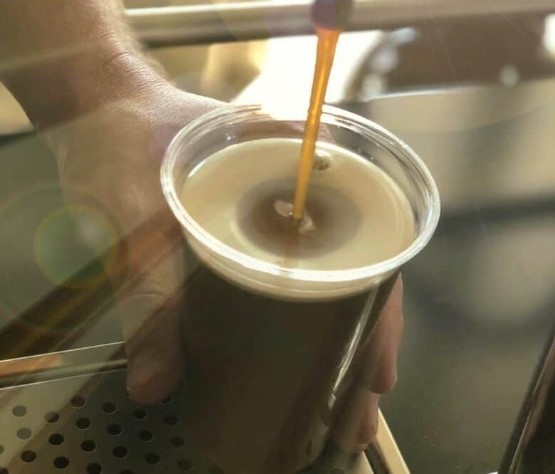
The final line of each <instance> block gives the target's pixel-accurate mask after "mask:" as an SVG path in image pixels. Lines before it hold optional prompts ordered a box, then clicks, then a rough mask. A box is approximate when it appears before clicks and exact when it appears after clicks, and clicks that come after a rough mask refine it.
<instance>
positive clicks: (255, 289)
mask: <svg viewBox="0 0 555 474" xmlns="http://www.w3.org/2000/svg"><path fill="white" fill-rule="evenodd" d="M305 119H306V112H305V111H302V110H299V111H291V112H289V113H286V114H272V113H270V112H268V111H265V110H263V109H262V108H261V107H260V106H241V107H229V108H222V109H220V110H216V111H213V112H210V113H208V114H206V115H204V116H203V117H201V118H199V119H197V120H195V121H194V122H192V123H191V124H190V125H188V126H187V127H185V128H184V129H182V130H181V131H180V132H179V133H178V134H177V136H176V137H175V138H174V140H173V141H172V143H171V144H170V146H169V148H168V150H167V153H166V156H165V159H164V162H163V165H162V171H161V179H162V186H163V190H164V194H165V196H166V199H167V201H168V203H169V206H170V208H171V210H172V211H173V213H174V215H175V217H176V218H177V219H178V220H179V222H180V223H181V224H182V226H183V231H184V234H185V237H186V241H187V246H188V249H190V250H192V252H190V254H191V255H193V256H194V262H187V265H188V274H189V276H188V280H187V282H186V285H185V286H186V293H187V294H186V298H185V306H184V316H183V327H184V338H185V345H186V350H187V356H188V373H187V382H186V383H187V387H188V394H189V399H188V400H187V401H186V410H187V413H188V416H187V431H188V433H187V434H188V436H189V437H190V439H191V440H192V441H193V442H194V443H195V444H196V445H197V447H198V448H199V449H200V450H201V451H202V452H203V453H204V454H205V455H206V456H208V457H209V458H210V459H211V460H212V461H213V462H214V463H215V464H217V465H219V466H220V467H221V468H223V469H224V470H226V472H228V471H229V472H232V473H243V474H255V473H265V474H273V473H280V474H283V473H293V472H297V471H298V470H300V469H302V468H304V467H305V466H307V465H309V464H310V463H312V462H313V461H314V460H315V459H316V458H317V457H318V455H319V454H320V453H321V452H322V449H323V447H324V446H325V443H326V441H327V438H328V436H329V433H330V429H331V427H332V426H333V423H334V422H335V420H336V418H337V416H338V413H339V410H340V408H341V406H342V403H343V402H344V400H345V397H346V394H347V393H348V390H349V387H350V386H351V384H352V380H353V379H354V376H355V374H356V371H357V368H358V365H359V364H358V362H359V359H360V358H359V352H360V351H357V348H358V347H359V346H361V344H363V343H364V341H365V339H366V338H367V337H368V336H369V334H370V332H371V330H372V327H373V326H374V324H375V321H376V320H377V318H378V315H379V312H380V310H381V307H382V306H383V303H384V302H385V300H386V299H387V296H388V294H389V292H390V290H391V287H392V284H393V282H394V280H395V278H396V275H397V274H398V272H399V270H400V269H401V267H402V265H403V264H404V263H406V262H407V261H409V260H410V259H411V258H413V257H414V256H415V255H417V254H418V253H419V252H420V251H421V250H422V249H423V248H424V247H425V246H426V244H427V243H428V241H429V240H430V239H431V237H432V235H433V232H434V230H435V228H436V225H437V222H438V220H439V214H440V204H439V195H438V191H437V188H436V185H435V183H434V181H433V179H432V176H431V175H430V173H429V171H428V170H427V169H426V167H425V165H424V164H423V163H422V161H421V160H420V158H419V157H418V156H417V155H416V153H414V151H412V150H411V149H410V148H409V147H408V146H407V145H405V144H404V143H403V142H402V141H401V140H399V139H398V138H397V137H395V136H394V135H392V134H391V133H390V132H388V131H387V130H385V129H383V128H382V127H380V126H379V125H377V124H375V123H373V122H371V121H369V120H366V119H364V118H362V117H359V116H357V115H354V114H352V113H349V112H346V111H343V110H340V109H337V108H333V107H324V111H323V114H322V118H321V124H322V133H321V134H320V139H319V143H326V142H328V143H333V144H334V145H336V146H339V147H340V148H342V149H343V150H346V151H350V152H354V153H356V154H357V155H358V156H359V157H361V158H363V159H365V160H369V161H370V162H371V163H372V164H374V165H375V166H377V167H378V168H379V169H381V170H382V171H383V172H384V173H385V174H386V175H387V176H388V177H389V178H390V179H391V180H392V181H393V182H394V183H395V184H396V186H397V187H398V188H399V189H400V190H401V191H402V193H403V195H404V196H405V198H406V200H407V201H408V203H409V205H410V212H411V213H412V218H413V220H414V239H413V240H412V243H410V245H408V247H406V248H405V249H403V250H402V251H400V252H398V253H397V254H395V255H393V256H392V257H391V258H387V259H386V260H384V261H379V262H377V263H372V264H369V265H362V266H353V267H351V268H338V269H334V268H331V269H330V268H326V269H324V270H319V269H313V268H310V266H308V267H306V266H303V265H295V264H293V265H289V264H278V263H276V262H269V261H264V260H261V259H260V258H257V257H255V256H253V255H249V254H247V253H245V252H243V251H240V250H238V249H237V248H234V247H233V246H230V245H227V244H226V243H225V242H223V241H222V239H220V238H218V236H214V235H211V233H210V232H208V231H207V230H206V229H205V228H203V225H202V224H201V223H199V222H198V220H197V219H195V218H194V216H193V215H192V213H191V212H190V209H189V210H188V209H187V203H183V202H182V201H181V199H180V192H181V189H182V187H183V185H184V183H185V180H187V179H190V176H191V175H192V172H193V173H194V170H195V169H198V167H199V165H201V164H203V163H204V162H205V160H206V159H207V158H209V157H210V156H212V155H213V154H214V153H216V152H218V151H220V150H222V149H224V148H227V147H230V146H232V145H235V144H238V143H243V142H250V141H253V140H258V139H262V138H269V137H271V138H293V139H302V135H303V129H304V122H305ZM261 167H262V166H261ZM262 168H263V167H262ZM223 172H225V170H224V171H223ZM214 179H215V180H216V181H217V180H219V179H223V177H222V176H218V175H215V176H214ZM309 193H310V190H309ZM230 225H233V223H232V222H230Z"/></svg>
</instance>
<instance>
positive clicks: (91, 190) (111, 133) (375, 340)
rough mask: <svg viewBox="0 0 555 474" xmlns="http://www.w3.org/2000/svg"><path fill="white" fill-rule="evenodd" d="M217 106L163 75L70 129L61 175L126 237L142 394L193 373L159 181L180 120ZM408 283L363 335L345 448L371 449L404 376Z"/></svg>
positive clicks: (70, 191)
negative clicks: (385, 399) (385, 401)
mask: <svg viewBox="0 0 555 474" xmlns="http://www.w3.org/2000/svg"><path fill="white" fill-rule="evenodd" d="M218 106H222V104H220V103H217V102H215V101H212V100H209V99H205V98H201V97H198V96H194V95H191V94H187V93H184V92H182V91H179V90H177V89H175V88H173V87H172V86H171V85H169V84H167V83H159V84H156V85H155V86H154V87H150V86H149V87H146V88H145V89H142V90H141V91H140V92H139V93H137V94H134V95H133V96H132V97H130V98H127V99H125V100H121V101H117V102H115V103H114V104H109V105H107V106H106V107H104V108H103V109H102V110H99V111H98V112H97V113H95V114H93V115H91V116H89V117H86V118H84V119H83V120H80V121H78V122H77V123H76V124H74V125H73V126H72V127H71V129H70V131H69V132H68V133H66V136H67V138H68V142H67V150H66V155H67V156H65V157H64V158H63V160H62V163H61V177H62V185H63V187H64V190H65V193H66V196H67V198H68V200H69V201H70V202H71V203H82V202H83V201H86V202H87V205H90V203H91V202H94V203H95V205H96V206H98V207H99V208H100V209H102V212H104V213H107V214H109V216H110V217H109V219H110V221H112V222H115V223H116V224H115V226H116V227H117V228H118V229H119V232H118V234H119V235H120V236H121V237H122V238H124V239H125V242H126V249H125V256H124V258H125V260H126V270H127V273H126V283H127V284H126V285H125V290H124V291H123V292H120V295H119V296H120V307H119V313H120V314H121V318H122V327H123V332H124V337H125V340H126V349H127V355H128V360H129V372H128V389H129V393H130V396H131V397H132V398H133V399H135V400H136V401H138V402H141V403H154V402H156V401H159V400H161V399H163V398H164V397H165V396H167V395H168V394H169V393H170V392H172V391H173V390H174V389H175V387H176V386H177V385H178V384H179V382H180V381H181V379H182V376H183V374H184V373H185V370H184V367H185V361H184V357H183V347H182V344H183V343H182V340H181V337H180V334H181V333H180V328H179V325H180V321H179V318H180V311H179V302H180V297H181V294H180V293H181V292H180V289H181V287H182V284H183V282H184V279H185V269H184V268H183V259H182V255H181V246H182V234H181V230H180V226H179V225H178V223H177V221H176V220H175V218H174V217H173V215H172V214H171V213H170V211H169V210H168V208H167V205H166V203H165V200H164V197H163V195H162V191H161V188H160V181H159V168H160V163H161V159H162V155H163V153H164V150H165V148H166V146H167V144H168V143H169V141H170V140H171V138H172V137H173V135H175V133H177V131H178V130H179V129H180V128H182V127H183V126H184V125H186V124H187V123H188V122H190V121H191V120H193V119H194V118H196V117H197V116H198V115H200V114H202V113H204V112H206V111H208V110H211V109H213V108H215V107H218ZM106 269H107V272H108V274H109V275H110V276H111V277H112V279H113V280H119V276H120V275H119V274H120V273H121V272H119V271H114V269H113V268H112V267H111V265H110V264H107V265H106ZM117 283H118V284H119V283H120V282H119V281H118V282H117ZM401 292H402V290H401V283H400V281H399V282H398V283H397V284H396V285H395V287H394V290H393V292H392V294H391V297H390V299H389V301H388V303H387V304H386V305H385V307H384V309H383V313H382V317H381V318H380V319H379V321H378V323H377V325H376V327H375V329H374V331H373V333H372V334H371V336H370V338H369V339H368V340H367V341H364V343H365V345H366V347H365V348H364V354H365V356H364V363H363V366H362V370H361V374H363V375H361V376H360V377H359V378H358V379H357V381H356V384H355V387H354V388H353V390H352V392H351V395H350V398H349V399H348V400H347V402H346V405H345V408H344V412H343V413H342V416H341V417H340V419H339V422H338V423H337V426H336V427H335V430H334V436H333V437H334V440H335V441H336V443H337V444H338V445H339V446H340V447H342V448H343V449H345V450H348V451H358V450H362V449H364V447H366V445H367V444H368V443H369V442H370V441H371V440H372V438H373V436H374V434H375V430H376V423H377V422H376V420H377V407H378V400H379V394H380V393H383V392H385V391H388V390H389V389H391V388H392V387H393V385H394V384H395V379H396V367H395V366H396V354H397V350H398V345H399V341H400V335H401V332H402V311H401Z"/></svg>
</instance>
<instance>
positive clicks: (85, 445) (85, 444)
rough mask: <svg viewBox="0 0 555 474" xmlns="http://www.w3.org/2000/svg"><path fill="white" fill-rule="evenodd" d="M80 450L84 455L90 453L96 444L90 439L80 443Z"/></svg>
mask: <svg viewBox="0 0 555 474" xmlns="http://www.w3.org/2000/svg"><path fill="white" fill-rule="evenodd" d="M81 449H82V450H83V451H85V452H86V453H92V452H93V451H94V450H95V449H96V443H95V442H94V441H93V440H92V439H86V440H85V441H83V442H82V443H81Z"/></svg>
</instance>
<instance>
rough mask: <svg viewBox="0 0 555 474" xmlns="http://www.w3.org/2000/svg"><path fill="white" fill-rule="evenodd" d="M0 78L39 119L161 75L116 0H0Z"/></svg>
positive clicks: (54, 118)
mask: <svg viewBox="0 0 555 474" xmlns="http://www.w3.org/2000/svg"><path fill="white" fill-rule="evenodd" d="M0 10H1V11H2V16H1V17H0V78H1V79H2V80H3V81H4V82H5V83H6V85H7V86H8V88H9V89H10V90H11V92H12V93H13V94H14V95H15V97H16V98H17V99H18V101H19V102H20V103H21V105H22V106H23V108H24V109H25V111H26V112H27V114H28V115H29V117H30V118H31V120H32V121H33V123H34V124H35V125H36V126H38V127H45V126H48V125H53V124H56V123H59V122H62V121H65V120H68V119H71V118H73V117H75V116H78V115H82V114H85V113H89V112H91V111H93V110H95V109H97V108H98V107H99V106H101V105H102V104H104V103H107V102H110V101H112V100H114V99H117V98H122V97H126V96H129V95H132V94H134V93H135V92H137V90H139V89H141V88H142V87H144V86H145V85H148V84H151V83H155V82H157V81H160V77H159V76H158V74H157V73H156V72H155V71H154V70H153V69H152V68H151V67H150V66H149V65H148V64H147V62H146V61H145V60H144V59H143V58H142V56H141V54H140V51H139V49H138V48H137V46H136V45H135V43H134V41H133V39H132V37H131V35H130V34H129V33H128V32H127V30H126V28H125V25H124V24H123V22H122V20H121V18H120V12H121V7H120V5H119V2H118V1H112V0H110V1H107V0H102V1H100V0H98V1H96V0H47V1H45V0H0Z"/></svg>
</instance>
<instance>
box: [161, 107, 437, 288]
mask: <svg viewBox="0 0 555 474" xmlns="http://www.w3.org/2000/svg"><path fill="white" fill-rule="evenodd" d="M260 112H262V113H268V115H269V116H270V117H273V115H272V113H271V110H269V109H267V108H266V107H264V106H262V105H258V104H255V105H239V106H231V107H222V108H218V109H215V110H212V111H210V112H208V113H205V114H203V115H201V116H200V117H198V118H196V119H195V120H193V121H191V122H190V123H189V124H188V125H186V126H185V127H183V128H182V129H181V130H180V131H179V132H178V133H177V134H176V135H175V136H174V138H173V139H172V140H171V142H170V144H169V146H168V148H167V149H166V152H165V155H164V158H163V160H162V165H161V170H160V177H161V185H162V191H163V193H164V196H165V198H166V201H167V203H168V205H169V207H170V209H171V211H172V213H173V214H174V216H175V217H176V218H177V219H178V221H179V222H180V223H181V225H182V226H183V227H184V229H185V232H186V233H190V234H191V235H192V236H193V237H194V238H195V239H196V240H198V241H199V242H202V245H204V246H205V247H206V248H207V249H208V250H210V251H211V252H214V253H216V254H217V255H220V256H222V257H224V258H226V259H229V260H231V261H233V262H234V263H235V264H238V265H240V266H243V267H246V268H248V269H250V270H254V271H256V272H261V273H263V274H266V275H270V276H273V277H279V278H284V279H289V280H299V281H304V282H312V283H322V284H330V283H334V282H336V283H348V282H356V281H359V280H368V279H372V278H376V277H379V276H381V275H388V274H390V273H393V272H394V271H395V270H397V269H398V268H400V267H401V266H402V265H403V264H404V263H406V262H407V261H409V260H411V259H412V258H413V257H414V256H416V255H417V254H418V253H419V252H420V251H421V250H422V249H423V248H424V247H425V246H426V245H427V244H428V242H429V241H430V239H431V238H432V236H433V234H434V231H435V229H436V227H437V224H438V222H439V217H440V213H441V210H440V198H439V191H438V189H437V186H436V183H435V181H434V179H433V177H432V175H431V173H430V171H429V170H428V168H427V167H426V165H425V164H424V162H423V161H422V159H421V158H420V157H419V156H418V155H417V154H416V152H415V151H414V150H412V148H410V147H409V146H408V145H407V144H406V143H404V142H403V141H402V140H401V139H399V138H398V137H396V136H395V135H394V134H393V133H391V132H390V131H388V130H386V129H385V128H383V127H382V126H380V125H378V124H377V123H375V122H373V121H371V120H369V119H367V118H365V117H362V116H360V115H357V114H354V113H352V112H349V111H346V110H344V109H341V108H339V107H334V106H330V105H324V107H323V109H322V119H323V120H322V123H324V119H325V117H326V116H332V117H339V118H340V119H342V121H347V122H349V123H350V124H355V125H357V126H359V127H362V128H363V129H367V130H371V131H372V132H374V133H375V134H376V135H377V137H378V138H379V139H380V140H381V143H380V144H381V145H386V146H385V148H386V149H387V150H388V151H389V148H390V147H391V146H394V147H395V148H396V151H397V152H398V153H400V154H403V155H404V156H405V158H407V159H408V160H409V161H410V163H411V164H412V165H413V167H414V169H415V170H416V171H418V173H419V174H420V178H421V179H422V181H423V182H424V184H425V187H426V189H427V191H428V193H429V196H430V201H431V202H430V206H429V209H428V212H427V213H426V214H425V215H424V216H423V220H422V230H421V232H420V233H419V234H418V235H417V237H416V238H415V239H414V240H413V242H412V243H411V245H409V246H408V247H407V248H406V249H405V250H403V251H402V252H400V253H398V254H397V255H395V256H394V257H391V258H389V259H387V260H383V261H381V262H377V263H373V264H371V265H366V266H362V267H356V268H349V269H341V270H307V269H295V268H283V267H280V266H279V265H276V264H274V263H270V262H265V261H261V260H258V259H256V258H254V257H251V256H249V255H247V254H245V253H243V252H241V251H239V250H236V249H234V248H232V247H230V246H228V245H226V244H224V243H223V242H221V241H220V240H218V239H216V238H215V237H213V236H212V235H210V234H209V233H208V232H207V231H205V230H204V229H203V228H202V226H200V225H199V224H198V223H197V222H196V221H195V220H194V219H193V218H192V217H191V215H190V214H189V213H188V212H187V210H186V209H185V207H184V206H183V205H182V203H181V201H180V199H179V196H178V192H177V190H176V187H175V183H174V182H173V178H172V175H173V169H174V166H175V163H176V160H177V157H178V154H177V151H178V149H179V146H180V145H181V143H182V142H183V141H184V140H185V139H186V137H187V136H188V135H189V134H190V133H191V132H193V131H194V130H197V129H198V128H199V127H202V126H203V125H208V124H209V123H210V122H211V121H212V120H214V119H217V118H220V117H222V116H226V117H229V118H231V117H232V116H234V115H237V116H240V115H241V114H243V115H245V114H250V113H260ZM282 119H283V120H301V121H304V120H306V110H301V109H291V110H289V111H288V112H287V114H285V116H284V114H278V115H277V116H276V120H282Z"/></svg>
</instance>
